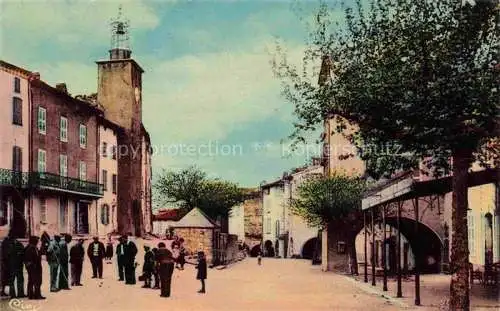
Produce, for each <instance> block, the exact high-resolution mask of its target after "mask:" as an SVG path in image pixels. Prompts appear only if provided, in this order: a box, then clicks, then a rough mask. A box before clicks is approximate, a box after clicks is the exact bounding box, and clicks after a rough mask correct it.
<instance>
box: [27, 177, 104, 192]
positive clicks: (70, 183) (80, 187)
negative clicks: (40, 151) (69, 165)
mask: <svg viewBox="0 0 500 311" xmlns="http://www.w3.org/2000/svg"><path fill="white" fill-rule="evenodd" d="M29 182H30V185H31V186H32V187H34V188H48V189H54V190H59V191H65V192H73V193H80V194H86V195H91V196H97V197H101V196H102V195H103V193H104V185H103V184H98V183H94V182H90V181H84V180H80V179H76V178H71V177H65V176H61V175H56V174H51V173H40V172H32V173H30V178H29Z"/></svg>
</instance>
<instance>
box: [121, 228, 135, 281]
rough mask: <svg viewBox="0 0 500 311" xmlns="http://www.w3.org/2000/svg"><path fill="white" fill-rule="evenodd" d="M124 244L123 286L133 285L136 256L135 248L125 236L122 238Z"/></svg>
mask: <svg viewBox="0 0 500 311" xmlns="http://www.w3.org/2000/svg"><path fill="white" fill-rule="evenodd" d="M124 242H125V284H130V285H132V284H135V255H137V246H135V243H134V242H133V241H131V240H129V238H128V237H127V236H124Z"/></svg>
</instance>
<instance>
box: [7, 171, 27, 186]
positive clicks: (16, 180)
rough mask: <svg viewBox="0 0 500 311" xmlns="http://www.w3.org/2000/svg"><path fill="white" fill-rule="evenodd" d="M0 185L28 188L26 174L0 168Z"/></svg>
mask: <svg viewBox="0 0 500 311" xmlns="http://www.w3.org/2000/svg"><path fill="white" fill-rule="evenodd" d="M0 185H1V186H13V187H16V188H26V187H27V186H28V173H24V172H18V171H13V170H7V169H3V168H0Z"/></svg>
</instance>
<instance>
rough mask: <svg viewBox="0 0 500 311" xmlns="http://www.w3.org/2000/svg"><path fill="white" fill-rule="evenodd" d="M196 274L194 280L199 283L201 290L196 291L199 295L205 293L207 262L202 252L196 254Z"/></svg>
mask: <svg viewBox="0 0 500 311" xmlns="http://www.w3.org/2000/svg"><path fill="white" fill-rule="evenodd" d="M196 269H198V273H197V274H196V279H197V280H200V282H201V289H200V290H199V291H198V293H200V294H204V293H205V280H206V278H207V260H206V259H205V253H204V252H198V265H196Z"/></svg>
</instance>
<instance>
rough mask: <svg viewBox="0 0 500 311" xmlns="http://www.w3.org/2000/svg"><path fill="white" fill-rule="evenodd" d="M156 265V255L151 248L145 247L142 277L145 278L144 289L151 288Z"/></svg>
mask: <svg viewBox="0 0 500 311" xmlns="http://www.w3.org/2000/svg"><path fill="white" fill-rule="evenodd" d="M154 265H155V255H154V254H153V252H152V251H151V248H150V247H149V246H147V245H144V264H143V265H142V277H143V278H144V285H143V286H142V287H143V288H151V277H152V276H153V270H154Z"/></svg>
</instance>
